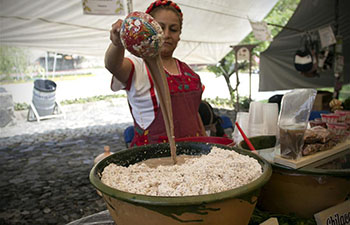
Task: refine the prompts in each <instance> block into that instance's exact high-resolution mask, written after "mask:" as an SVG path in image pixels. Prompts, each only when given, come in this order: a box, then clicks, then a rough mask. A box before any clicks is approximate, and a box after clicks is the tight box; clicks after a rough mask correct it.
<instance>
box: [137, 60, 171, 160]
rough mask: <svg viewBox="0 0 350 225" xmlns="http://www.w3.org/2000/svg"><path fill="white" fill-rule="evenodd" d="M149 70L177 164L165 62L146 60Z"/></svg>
mask: <svg viewBox="0 0 350 225" xmlns="http://www.w3.org/2000/svg"><path fill="white" fill-rule="evenodd" d="M144 60H145V62H146V65H147V67H148V69H149V70H150V72H151V77H152V80H153V82H154V85H155V87H156V90H157V93H158V98H159V102H160V108H161V110H162V113H163V118H164V123H165V129H166V133H167V136H168V140H169V145H170V152H171V158H172V160H173V163H174V164H176V145H175V140H174V138H175V136H174V122H173V111H172V106H171V99H170V91H169V86H168V82H167V78H166V74H165V72H164V68H163V62H162V59H161V58H160V56H159V55H157V56H155V57H147V58H144Z"/></svg>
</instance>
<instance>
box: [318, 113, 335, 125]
mask: <svg viewBox="0 0 350 225" xmlns="http://www.w3.org/2000/svg"><path fill="white" fill-rule="evenodd" d="M321 117H322V121H323V122H325V123H337V122H338V119H339V115H336V114H334V113H332V114H321Z"/></svg>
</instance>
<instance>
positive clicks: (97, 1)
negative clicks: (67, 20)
mask: <svg viewBox="0 0 350 225" xmlns="http://www.w3.org/2000/svg"><path fill="white" fill-rule="evenodd" d="M82 4H83V11H84V14H92V15H121V16H125V15H127V14H128V12H129V7H131V3H130V2H129V1H128V2H126V0H82Z"/></svg>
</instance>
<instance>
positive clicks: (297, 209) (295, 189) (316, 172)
mask: <svg viewBox="0 0 350 225" xmlns="http://www.w3.org/2000/svg"><path fill="white" fill-rule="evenodd" d="M251 139H252V140H254V143H255V145H256V146H255V145H254V144H253V145H254V146H255V147H256V148H258V149H260V148H262V147H263V148H270V147H273V146H274V143H273V142H271V138H270V137H266V136H259V137H258V136H257V137H252V138H251ZM259 143H261V144H262V145H264V146H260V145H259ZM266 144H270V145H266ZM239 146H240V147H241V148H242V147H244V146H243V145H239ZM247 149H248V148H247V147H246V151H248V150H247ZM344 160H345V161H346V162H345V161H344ZM332 164H337V165H339V166H340V164H344V166H343V168H333V167H332V166H329V165H332ZM345 164H346V165H345ZM349 164H350V149H349V150H345V151H344V152H342V153H339V154H337V155H333V156H331V157H329V158H326V159H323V160H321V161H318V162H315V163H313V164H310V165H308V166H305V167H303V168H299V169H292V168H289V167H286V166H283V165H279V164H275V163H273V164H272V171H273V172H272V176H271V179H270V180H269V181H268V183H267V184H266V185H265V186H264V187H263V188H262V189H261V194H260V197H259V200H258V208H259V209H262V210H265V211H269V212H272V213H282V214H295V215H297V216H299V217H304V218H312V217H313V215H314V214H315V213H317V212H320V211H322V210H324V209H327V208H329V207H332V206H334V205H337V204H339V203H341V202H343V201H345V200H346V199H347V197H349V196H350V167H349Z"/></svg>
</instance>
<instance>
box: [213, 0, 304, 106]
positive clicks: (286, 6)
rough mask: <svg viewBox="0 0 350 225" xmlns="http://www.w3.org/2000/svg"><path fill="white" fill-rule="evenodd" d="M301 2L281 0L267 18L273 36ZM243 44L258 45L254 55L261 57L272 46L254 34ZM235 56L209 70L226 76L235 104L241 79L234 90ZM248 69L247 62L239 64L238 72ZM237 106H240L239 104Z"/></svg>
mask: <svg viewBox="0 0 350 225" xmlns="http://www.w3.org/2000/svg"><path fill="white" fill-rule="evenodd" d="M299 2H300V0H279V1H278V2H277V3H276V5H275V6H274V7H273V9H272V10H271V11H270V13H269V14H268V15H267V16H266V17H265V19H264V21H266V22H267V23H268V24H269V25H270V31H271V35H272V36H273V37H274V36H276V35H277V34H278V33H279V32H280V31H281V30H282V27H283V26H285V25H286V24H287V22H288V21H289V18H290V17H291V16H292V15H293V13H294V11H295V9H296V8H297V6H298V4H299ZM239 44H240V45H243V44H258V45H257V47H255V48H254V50H253V55H255V56H259V55H260V52H263V51H264V50H265V49H266V48H267V47H268V46H269V44H270V42H268V41H264V42H261V41H258V40H257V39H255V37H254V34H253V32H251V33H250V34H249V35H248V36H247V37H246V38H245V39H244V40H243V41H241V42H240V43H239ZM234 65H235V55H234V52H233V51H230V52H229V53H228V54H227V55H226V56H225V57H224V58H223V59H221V60H220V61H219V63H218V64H217V65H209V66H208V67H207V69H208V70H209V71H211V72H213V73H214V74H215V75H216V76H217V77H219V76H224V78H225V81H226V84H227V88H228V90H229V92H230V100H231V103H233V102H234V99H235V94H238V93H236V92H237V90H238V85H239V78H238V77H236V88H232V85H231V82H230V77H231V75H232V74H233V73H234V72H235V66H234ZM247 67H248V63H247V62H243V63H239V64H238V66H237V69H238V70H241V69H246V68H247ZM236 104H239V103H238V102H237V103H236Z"/></svg>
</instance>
